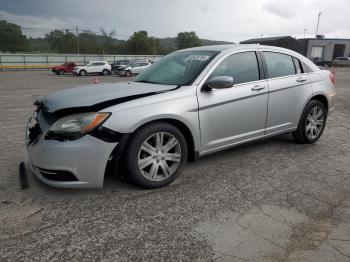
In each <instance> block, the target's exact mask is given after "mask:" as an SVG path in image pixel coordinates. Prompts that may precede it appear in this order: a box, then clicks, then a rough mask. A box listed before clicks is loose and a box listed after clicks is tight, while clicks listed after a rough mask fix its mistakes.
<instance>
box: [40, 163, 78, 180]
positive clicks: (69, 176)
mask: <svg viewBox="0 0 350 262" xmlns="http://www.w3.org/2000/svg"><path fill="white" fill-rule="evenodd" d="M33 169H35V170H37V171H38V172H40V174H41V175H42V176H43V177H45V178H46V179H49V180H52V181H62V182H63V181H64V182H69V181H79V180H78V179H77V178H76V176H75V175H74V174H73V173H72V172H69V171H66V170H51V169H44V168H40V167H38V166H33Z"/></svg>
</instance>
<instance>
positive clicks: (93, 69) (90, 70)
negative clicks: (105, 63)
mask: <svg viewBox="0 0 350 262" xmlns="http://www.w3.org/2000/svg"><path fill="white" fill-rule="evenodd" d="M97 66H98V63H97V62H93V63H91V64H89V65H87V67H86V71H87V72H88V73H95V72H96V67H97Z"/></svg>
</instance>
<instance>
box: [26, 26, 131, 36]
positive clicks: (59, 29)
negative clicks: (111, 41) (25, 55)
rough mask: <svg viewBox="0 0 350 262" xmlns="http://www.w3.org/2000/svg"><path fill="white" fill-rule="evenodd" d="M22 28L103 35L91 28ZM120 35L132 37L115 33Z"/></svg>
mask: <svg viewBox="0 0 350 262" xmlns="http://www.w3.org/2000/svg"><path fill="white" fill-rule="evenodd" d="M21 29H22V30H45V31H55V30H58V31H67V30H68V31H75V32H82V33H93V34H96V35H101V32H96V31H92V30H89V29H79V28H78V29H77V28H47V27H21ZM115 36H120V37H130V36H131V35H119V34H117V35H115Z"/></svg>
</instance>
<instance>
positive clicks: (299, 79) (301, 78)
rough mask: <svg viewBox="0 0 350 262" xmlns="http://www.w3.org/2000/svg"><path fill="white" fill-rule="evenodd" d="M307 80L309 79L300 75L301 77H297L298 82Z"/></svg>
mask: <svg viewBox="0 0 350 262" xmlns="http://www.w3.org/2000/svg"><path fill="white" fill-rule="evenodd" d="M306 80H307V79H306V78H303V77H299V78H298V79H297V82H299V83H302V82H305V81H306Z"/></svg>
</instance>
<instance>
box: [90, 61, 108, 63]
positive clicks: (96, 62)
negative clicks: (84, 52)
mask: <svg viewBox="0 0 350 262" xmlns="http://www.w3.org/2000/svg"><path fill="white" fill-rule="evenodd" d="M89 63H108V62H107V61H90V62H89Z"/></svg>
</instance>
